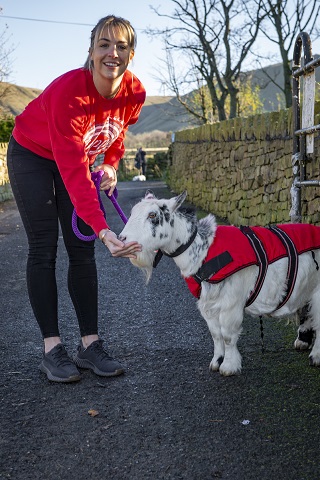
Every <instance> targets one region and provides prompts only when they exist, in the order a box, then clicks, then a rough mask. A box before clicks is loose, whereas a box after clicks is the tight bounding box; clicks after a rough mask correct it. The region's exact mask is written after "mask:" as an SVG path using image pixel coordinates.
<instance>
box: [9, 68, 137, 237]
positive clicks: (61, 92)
mask: <svg viewBox="0 0 320 480" xmlns="http://www.w3.org/2000/svg"><path fill="white" fill-rule="evenodd" d="M145 98H146V92H145V89H144V87H143V85H142V84H141V82H140V81H139V80H138V79H137V78H136V77H135V76H134V75H133V74H132V73H131V72H130V71H128V70H126V71H125V73H124V76H123V79H122V82H121V87H120V90H119V92H118V93H117V95H116V96H115V97H114V98H113V99H112V100H107V99H105V98H104V97H102V96H101V95H100V94H99V93H98V91H97V89H96V88H95V86H94V83H93V79H92V74H91V73H90V72H89V71H88V70H85V69H84V68H79V69H77V70H72V71H71V72H67V73H65V74H64V75H62V76H61V77H59V78H57V79H56V80H54V81H53V82H52V83H51V84H50V85H49V86H48V87H47V88H46V89H45V90H44V91H43V92H42V93H41V94H40V95H39V97H37V98H36V99H34V100H33V101H32V102H31V103H29V105H28V106H27V107H26V108H25V110H24V111H23V112H22V113H21V114H20V115H19V116H17V117H16V122H15V128H14V130H13V136H14V138H15V139H16V141H17V142H18V143H20V145H22V146H23V147H25V148H28V149H29V150H31V151H32V152H34V153H36V154H37V155H40V156H42V157H44V158H48V159H49V160H54V161H55V162H56V164H57V166H58V169H59V171H60V174H61V176H62V179H63V182H64V184H65V186H66V189H67V190H68V193H69V195H70V199H71V201H72V203H73V205H74V207H75V209H76V211H77V214H78V215H79V217H81V218H82V219H83V220H84V221H85V222H86V223H87V224H88V225H90V226H91V227H92V229H93V230H94V232H95V233H96V234H97V235H98V233H99V232H100V230H102V229H104V228H109V227H108V224H107V222H106V220H105V218H104V215H103V212H102V211H101V209H100V206H99V199H98V194H97V191H96V188H95V186H94V184H93V182H92V181H91V175H90V170H89V166H90V165H92V164H93V163H94V160H95V158H96V156H97V155H98V154H101V153H104V154H105V155H104V162H103V163H107V164H109V165H112V166H114V167H115V168H116V169H117V167H118V164H119V161H120V159H121V158H122V156H123V153H124V151H125V148H124V144H123V141H124V137H125V133H126V131H127V129H128V126H129V125H132V124H133V123H136V122H137V120H138V117H139V114H140V111H141V108H142V105H143V103H144V101H145Z"/></svg>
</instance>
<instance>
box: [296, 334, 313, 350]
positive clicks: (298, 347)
mask: <svg viewBox="0 0 320 480" xmlns="http://www.w3.org/2000/svg"><path fill="white" fill-rule="evenodd" d="M293 346H294V348H295V349H296V350H308V349H309V348H310V344H309V343H307V342H303V341H302V340H300V338H299V337H298V338H296V339H295V341H294V344H293Z"/></svg>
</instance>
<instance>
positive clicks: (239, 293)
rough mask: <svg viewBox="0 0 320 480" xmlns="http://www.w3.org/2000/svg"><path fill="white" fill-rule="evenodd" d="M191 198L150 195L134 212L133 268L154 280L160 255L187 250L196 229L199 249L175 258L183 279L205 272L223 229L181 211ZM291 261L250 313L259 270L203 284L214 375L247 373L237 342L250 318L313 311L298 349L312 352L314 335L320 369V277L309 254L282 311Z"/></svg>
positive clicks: (269, 280) (127, 235) (130, 233)
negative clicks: (135, 250)
mask: <svg viewBox="0 0 320 480" xmlns="http://www.w3.org/2000/svg"><path fill="white" fill-rule="evenodd" d="M185 198H186V192H183V193H182V194H181V195H179V196H177V197H173V198H171V199H169V200H168V199H162V200H159V199H157V198H156V197H155V196H154V194H153V193H152V192H150V191H147V193H146V196H145V198H144V199H142V200H141V201H140V202H139V203H137V204H136V205H135V206H134V207H133V209H132V212H131V216H130V218H129V220H128V223H127V224H126V225H125V227H124V229H123V230H122V232H121V234H120V235H119V238H120V239H121V240H123V241H125V242H126V241H132V240H136V241H138V242H139V243H140V244H141V245H142V251H141V252H138V253H137V258H136V259H131V262H132V263H133V265H135V266H137V267H139V268H140V269H142V270H144V271H145V273H146V275H147V280H149V279H150V277H151V274H152V269H153V262H154V259H155V255H156V252H157V251H158V250H161V251H163V252H164V253H167V254H170V253H172V252H175V251H176V250H177V247H179V245H181V244H186V243H187V242H188V240H189V239H190V237H191V236H192V233H193V232H194V231H195V229H196V227H197V229H198V233H197V235H196V237H195V239H194V241H193V243H192V244H191V245H190V246H189V247H188V248H187V250H185V251H184V252H183V253H182V254H180V255H178V256H176V257H174V258H173V260H174V262H175V263H176V265H177V266H178V268H179V269H180V271H181V274H182V276H183V277H190V276H192V275H194V274H195V273H196V272H197V271H198V269H199V268H200V267H201V265H202V263H203V260H204V259H205V257H206V254H207V251H208V248H209V246H210V245H211V243H212V242H214V238H215V231H216V228H217V225H216V221H215V217H214V216H213V215H208V216H207V217H205V218H203V219H201V220H200V221H199V222H198V221H197V218H196V214H195V212H194V211H193V210H191V209H188V208H181V205H182V203H183V202H184V200H185ZM315 260H316V262H318V263H319V264H320V250H316V251H315ZM286 273H287V258H282V259H280V260H277V261H276V262H274V263H273V264H271V265H269V267H268V270H267V274H266V278H265V281H264V284H263V286H262V289H261V291H260V293H259V295H258V297H257V298H256V300H255V301H254V302H253V303H252V304H251V305H250V306H249V307H245V305H246V301H247V299H248V297H249V295H250V292H251V291H252V289H253V288H254V285H255V281H256V278H257V275H258V267H257V266H256V265H252V266H249V267H246V268H244V269H242V270H240V271H238V272H236V273H234V274H232V275H231V276H229V277H228V278H226V279H225V280H223V281H221V282H219V283H215V284H212V283H208V282H202V289H201V296H200V299H199V300H198V308H199V310H200V312H201V314H202V316H203V317H204V319H205V320H206V322H207V325H208V327H209V330H210V333H211V336H212V339H213V342H214V356H213V358H212V360H211V363H210V367H209V368H210V369H211V370H213V371H219V372H220V373H221V374H222V375H234V374H236V373H239V372H240V371H241V355H240V353H239V350H238V348H237V342H238V339H239V335H240V333H241V329H242V322H243V315H244V312H246V313H247V314H249V315H251V316H261V315H264V316H266V315H267V316H271V317H276V318H280V317H286V318H287V317H289V316H292V315H294V314H297V312H299V311H300V310H301V311H302V309H303V308H304V310H305V311H306V308H305V307H306V306H307V311H308V317H307V320H306V322H305V323H304V324H303V325H302V326H300V327H299V330H300V331H299V333H302V335H301V336H298V338H297V339H296V341H295V348H297V349H306V348H309V346H310V345H309V342H307V340H305V339H304V338H303V332H304V331H305V332H306V331H311V330H313V332H314V336H315V338H314V344H313V347H312V350H311V353H310V364H311V365H313V366H320V272H319V269H318V270H317V269H316V268H315V263H314V260H313V259H312V257H311V255H309V254H308V253H303V254H302V255H300V257H299V268H298V274H297V280H296V284H295V287H294V290H293V292H292V295H291V297H290V298H289V300H288V301H287V303H285V305H284V306H283V307H281V308H280V309H279V310H275V309H276V307H277V305H279V303H280V301H281V299H282V297H283V296H284V292H285V283H286Z"/></svg>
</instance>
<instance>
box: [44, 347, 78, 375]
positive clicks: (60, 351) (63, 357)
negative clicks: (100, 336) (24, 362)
mask: <svg viewBox="0 0 320 480" xmlns="http://www.w3.org/2000/svg"><path fill="white" fill-rule="evenodd" d="M40 370H41V371H42V372H43V373H46V374H47V377H48V379H49V380H51V381H52V382H62V383H69V382H78V381H79V380H81V374H80V372H79V370H78V369H77V367H76V366H75V364H74V363H73V361H72V360H71V358H70V357H69V356H68V354H67V351H66V349H65V348H64V346H63V345H62V344H61V343H59V345H57V346H56V347H54V348H53V349H52V350H50V352H49V353H46V354H44V355H43V360H42V362H41V364H40Z"/></svg>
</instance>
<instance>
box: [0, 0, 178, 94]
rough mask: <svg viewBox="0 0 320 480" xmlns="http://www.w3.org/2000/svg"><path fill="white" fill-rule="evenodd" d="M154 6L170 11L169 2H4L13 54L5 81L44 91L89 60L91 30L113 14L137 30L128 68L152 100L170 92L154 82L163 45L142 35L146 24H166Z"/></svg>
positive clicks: (0, 18) (2, 21)
mask: <svg viewBox="0 0 320 480" xmlns="http://www.w3.org/2000/svg"><path fill="white" fill-rule="evenodd" d="M111 3H112V8H110V7H109V5H110V4H111ZM150 4H153V5H154V6H157V7H158V6H160V5H161V9H163V11H166V12H171V11H172V2H171V1H170V0H159V1H157V2H152V0H121V1H118V2H116V1H114V2H108V1H105V0H104V1H102V0H86V1H84V0H54V1H49V2H48V1H46V0H0V7H2V14H0V32H2V31H3V30H4V28H5V25H7V26H8V30H7V36H8V37H10V38H9V41H8V47H9V46H13V48H14V51H13V52H12V53H11V55H10V59H11V63H12V65H11V70H12V73H11V74H10V77H9V78H8V79H6V81H8V82H10V83H14V84H16V85H19V86H22V87H31V88H39V89H41V90H42V89H44V88H45V87H46V86H47V85H48V84H49V83H50V82H51V81H52V80H54V79H55V78H56V77H58V76H59V75H61V74H63V73H65V72H67V71H69V70H72V69H74V68H78V67H81V66H82V65H83V64H84V62H85V59H86V57H87V52H88V48H89V38H90V33H91V30H92V28H93V27H94V26H95V25H96V23H97V22H98V20H99V19H100V18H102V17H104V16H106V15H108V14H115V15H118V16H122V17H124V18H126V19H128V20H129V21H130V22H131V24H132V25H133V27H134V28H135V30H136V32H137V37H138V45H137V49H136V52H135V57H134V59H133V62H132V63H131V64H130V67H129V69H130V70H131V71H132V72H133V73H134V74H135V75H136V76H137V77H138V78H139V79H140V80H141V81H142V83H143V84H144V86H145V88H146V90H147V95H148V96H150V95H164V94H169V93H165V92H163V90H162V89H161V85H160V83H159V81H156V80H155V79H154V78H153V75H154V74H155V72H156V73H157V71H158V70H159V68H161V62H160V61H159V60H158V59H159V58H160V57H161V55H162V43H161V41H160V40H159V39H150V38H149V37H148V36H147V35H146V34H144V33H143V29H145V28H146V27H148V26H161V25H165V24H166V22H165V21H164V20H162V19H160V18H159V17H158V16H157V15H156V14H155V13H154V12H152V10H151V9H150V6H149V5H150ZM8 17H16V18H8ZM19 18H25V19H39V20H50V21H51V22H57V23H51V22H44V21H35V20H33V21H31V20H20V19H19ZM60 22H67V23H68V22H69V23H72V24H73V23H75V24H83V25H69V24H67V23H60Z"/></svg>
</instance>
